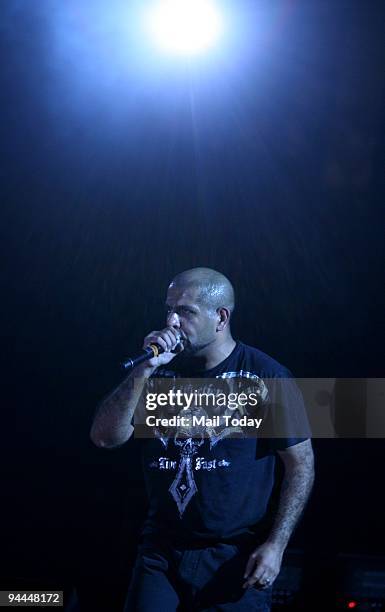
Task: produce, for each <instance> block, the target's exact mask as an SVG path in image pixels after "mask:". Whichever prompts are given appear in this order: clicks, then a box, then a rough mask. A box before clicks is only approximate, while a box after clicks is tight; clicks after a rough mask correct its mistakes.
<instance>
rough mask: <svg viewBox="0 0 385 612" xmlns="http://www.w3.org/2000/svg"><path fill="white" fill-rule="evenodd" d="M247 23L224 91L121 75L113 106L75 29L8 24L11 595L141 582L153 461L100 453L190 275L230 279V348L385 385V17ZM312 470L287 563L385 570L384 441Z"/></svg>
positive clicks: (296, 14)
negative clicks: (134, 569)
mask: <svg viewBox="0 0 385 612" xmlns="http://www.w3.org/2000/svg"><path fill="white" fill-rule="evenodd" d="M70 4H71V3H70ZM81 6H82V10H84V15H83V18H84V19H87V15H88V12H87V11H90V10H91V9H90V6H91V5H90V4H89V3H88V2H84V3H83V4H82V5H81ZM111 6H113V3H112V4H111ZM269 6H270V7H271V8H270V9H269ZM239 9H240V11H241V12H242V11H243V17H244V21H243V25H244V26H245V27H246V25H245V24H246V23H249V24H250V25H249V29H247V28H246V34H245V36H244V40H243V42H242V45H243V46H242V47H241V49H242V53H241V52H240V53H239V57H238V56H237V58H236V59H229V58H228V59H227V60H222V63H221V66H220V72H219V74H215V65H214V62H213V65H212V66H210V70H211V72H210V76H209V77H207V76H205V75H204V69H203V68H202V65H201V66H200V69H199V70H200V71H196V72H195V71H194V68H191V72H184V71H181V73H180V74H178V75H177V77H175V75H174V76H173V77H172V78H171V77H170V79H171V80H169V81H168V82H167V78H168V77H167V75H166V76H164V78H165V81H162V80H161V79H159V78H158V80H156V79H155V81H156V82H152V81H151V78H150V75H149V74H147V75H146V79H147V81H146V83H145V85H143V83H142V82H141V81H140V78H141V77H140V75H139V74H138V73H136V72H135V71H132V72H131V73H130V74H127V75H123V76H122V77H121V79H120V80H119V69H120V68H119V69H118V68H116V69H115V73H114V74H113V77H114V78H112V77H111V82H110V83H109V85H108V87H107V86H106V83H105V82H104V81H103V82H102V85H103V87H102V86H101V87H100V88H98V87H97V86H96V85H95V83H97V81H92V79H95V78H96V77H95V73H97V71H98V66H96V69H95V66H92V70H91V68H90V65H91V64H92V62H91V60H90V65H84V66H82V65H81V61H82V60H83V59H84V58H82V56H80V55H78V56H75V55H74V56H71V53H72V52H73V53H75V51H76V46H75V51H73V50H72V47H71V46H70V45H69V46H68V48H66V47H65V46H64V48H65V51H66V52H65V53H64V52H62V54H61V55H60V53H56V52H55V49H56V46H55V45H56V44H57V39H56V38H55V36H54V33H55V31H56V30H55V27H54V25H55V23H56V22H55V19H56V20H59V21H60V19H61V18H62V15H60V14H59V13H58V14H56V11H57V9H55V10H52V8H50V7H49V6H48V3H46V2H42V3H38V6H34V7H32V6H31V5H30V4H27V3H23V2H16V0H13V1H12V0H11V1H10V2H8V3H7V5H6V6H5V5H2V8H1V11H2V26H1V49H2V57H3V58H4V61H3V62H2V67H1V85H0V88H1V91H2V94H1V95H2V99H1V118H2V122H1V150H2V163H1V176H2V203H1V209H2V215H3V223H2V229H1V244H2V247H3V251H4V255H3V258H2V262H3V266H4V271H3V275H2V279H3V292H2V300H1V309H2V323H3V346H4V349H5V350H4V351H2V353H3V356H4V363H3V367H2V371H3V372H4V373H5V376H4V380H3V387H2V390H3V393H2V398H3V411H2V414H3V416H2V427H1V431H2V442H1V449H2V450H1V454H2V463H1V465H2V472H3V474H2V483H3V484H2V489H3V493H4V501H5V503H4V504H3V506H2V513H3V520H2V523H1V525H2V526H1V530H2V532H3V534H2V536H3V541H4V542H5V548H3V549H2V550H3V555H2V564H3V570H2V576H3V578H2V582H3V586H4V588H7V587H8V586H9V585H13V584H19V583H23V584H24V583H27V582H28V581H29V582H30V583H31V584H36V585H37V584H40V585H44V581H48V580H49V581H51V582H55V581H56V582H59V583H63V584H66V585H67V584H69V585H70V584H74V583H75V582H77V583H78V584H79V583H84V581H85V580H90V581H91V582H92V581H94V579H95V577H96V578H98V584H99V587H100V585H101V584H108V583H109V582H114V581H120V582H121V583H122V584H123V585H124V584H125V581H126V580H127V577H128V574H129V567H130V559H131V557H132V554H133V549H134V547H135V541H136V540H135V539H136V536H137V531H138V525H139V524H140V521H141V519H142V517H143V512H144V509H145V499H144V493H143V487H142V483H141V477H140V470H139V462H138V457H137V453H136V452H135V444H132V445H126V446H125V447H123V448H121V449H119V450H116V451H101V450H98V449H96V448H93V447H92V444H91V443H90V442H89V440H88V431H89V427H90V423H91V419H92V415H93V412H94V410H95V406H96V403H97V402H98V401H99V399H100V398H101V397H102V396H103V395H104V394H105V393H106V392H108V391H109V390H110V389H111V388H112V387H113V386H114V385H115V384H117V383H118V381H119V380H120V378H121V371H120V369H119V361H120V360H121V359H122V358H123V357H125V356H127V355H128V354H129V353H130V352H132V351H134V350H135V349H136V348H137V347H139V346H140V345H141V341H142V337H143V336H144V335H145V334H146V333H147V332H148V330H150V329H153V328H159V327H161V326H162V323H163V318H162V317H163V298H164V293H165V289H166V287H167V283H168V282H169V280H170V279H171V278H172V276H173V275H174V274H175V273H176V272H178V271H181V270H183V269H186V268H190V267H193V266H196V265H204V266H210V267H213V268H216V269H219V270H221V271H223V272H224V273H225V274H227V275H228V276H229V277H230V278H231V279H232V281H233V283H234V285H235V287H236V295H237V309H236V314H235V320H234V332H235V336H236V337H238V338H241V339H243V340H244V341H245V342H247V343H249V344H252V345H255V346H258V347H259V348H261V349H262V350H264V351H265V352H267V353H269V354H271V355H272V356H274V357H275V358H276V359H278V360H279V361H281V362H282V363H284V364H285V365H287V366H288V367H289V368H290V369H291V370H292V371H293V372H294V373H295V374H296V375H297V376H315V377H317V376H331V377H334V376H350V377H366V376H372V377H373V376H382V375H383V365H384V363H383V362H384V360H383V346H384V333H383V332H384V328H383V312H384V293H383V267H384V244H383V213H382V207H383V201H384V186H383V175H382V161H383V160H382V153H383V148H384V119H385V115H384V109H383V93H384V76H383V60H384V53H383V45H382V28H381V24H382V22H383V18H384V16H385V11H384V6H383V3H381V2H375V1H373V2H366V1H363V0H362V1H360V2H358V1H357V2H354V1H351V2H339V3H335V2H332V1H331V0H330V1H328V0H325V1H319V2H318V1H314V2H306V3H305V2H298V1H297V2H284V1H282V2H276V3H270V5H269V3H264V2H261V3H248V2H240V3H239ZM258 10H261V11H262V12H261V14H263V16H264V19H265V21H266V22H268V25H269V28H270V29H269V33H270V34H269V36H266V40H264V41H263V47H262V51H261V49H260V48H259V47H258V42H257V40H256V39H257V38H258V37H257V36H255V37H254V29H253V28H254V24H255V23H256V22H255V21H253V19H257V18H258V16H259V14H258ZM269 11H270V12H269ZM61 35H63V34H61ZM60 40H61V43H62V39H60ZM76 52H77V53H78V51H76ZM71 61H72V63H71ZM95 61H96V60H95ZM77 62H78V63H77ZM71 70H72V71H73V74H72V76H71ZM82 70H83V72H82ZM100 70H101V73H102V74H101V77H100V78H101V81H102V79H103V78H104V79H106V75H105V74H104V72H103V70H106V68H105V66H104V65H103V64H101V68H100ZM138 72H139V71H138ZM202 74H203V76H202ZM71 78H73V82H72V81H71ZM87 79H88V81H87ZM119 88H120V89H119ZM315 448H316V455H317V482H316V486H315V490H314V494H313V497H312V500H311V502H310V505H309V507H308V511H307V513H306V516H305V519H304V521H303V522H302V524H301V526H300V528H299V529H298V530H297V532H296V534H295V536H294V540H293V545H295V546H298V547H301V546H302V547H303V546H305V545H306V547H307V549H308V550H309V551H310V553H311V554H312V555H313V556H314V558H316V557H317V556H318V557H321V556H322V555H324V554H330V553H333V552H357V553H369V554H375V553H382V552H383V551H384V536H383V528H382V517H383V511H384V505H383V502H382V498H381V488H382V487H381V482H380V477H381V466H382V465H383V462H384V444H383V441H382V440H366V441H365V440H344V441H342V440H337V441H320V440H318V441H317V440H316V441H315ZM4 551H6V552H5V553H4ZM95 584H96V582H95V581H94V585H95ZM43 588H44V586H43ZM107 590H108V589H107ZM115 597H116V590H115Z"/></svg>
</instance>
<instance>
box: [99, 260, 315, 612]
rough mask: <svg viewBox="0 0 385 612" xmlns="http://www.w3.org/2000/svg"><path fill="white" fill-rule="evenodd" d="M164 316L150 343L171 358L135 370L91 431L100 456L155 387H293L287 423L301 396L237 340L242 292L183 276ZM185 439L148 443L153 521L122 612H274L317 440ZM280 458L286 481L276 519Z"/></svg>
mask: <svg viewBox="0 0 385 612" xmlns="http://www.w3.org/2000/svg"><path fill="white" fill-rule="evenodd" d="M166 308H167V315H166V317H167V320H166V325H167V327H165V328H164V329H163V330H161V331H154V332H151V333H150V334H148V335H147V336H146V338H145V339H144V344H143V346H144V347H147V346H149V345H150V344H152V343H156V344H158V345H159V346H160V347H162V349H163V350H164V352H163V353H161V354H159V355H158V356H157V357H153V358H151V359H149V360H148V361H146V362H144V364H142V365H140V366H138V367H137V368H136V370H135V379H140V380H141V384H138V385H135V386H133V385H132V376H133V374H131V375H130V376H129V377H127V378H126V379H125V380H124V381H123V382H122V384H121V385H120V386H119V387H118V388H117V389H115V391H113V393H112V394H111V395H110V396H108V397H107V399H105V400H104V401H103V402H102V404H101V405H100V407H99V409H98V411H97V414H96V416H95V419H94V422H93V425H92V429H91V439H92V440H93V442H94V443H95V444H96V445H97V446H99V447H102V448H113V447H116V446H120V445H122V444H123V443H124V442H126V441H127V440H128V439H129V438H130V437H131V435H132V433H133V431H134V426H133V425H132V420H133V415H134V411H135V409H136V407H137V405H138V403H139V400H140V397H141V393H142V390H143V387H144V384H145V382H146V381H148V379H149V378H150V377H151V379H153V378H156V379H158V378H171V379H175V380H177V379H178V378H200V379H205V378H208V379H231V378H239V379H249V380H251V381H253V382H255V383H256V384H258V385H263V386H264V387H265V385H264V381H268V380H269V381H271V380H275V381H278V382H279V381H280V380H285V381H286V382H287V381H288V380H289V384H287V385H282V386H281V387H279V385H278V388H279V394H280V397H279V405H280V406H281V408H282V411H284V412H285V414H286V416H287V418H288V419H290V415H291V413H292V412H294V411H296V410H297V408H298V405H299V404H300V403H301V402H302V398H301V395H300V393H299V392H297V391H296V386H295V383H294V381H293V382H292V383H291V384H290V379H292V376H291V374H290V372H289V371H288V370H287V369H286V368H284V367H283V366H282V365H280V364H279V363H278V362H277V361H275V360H274V359H272V358H271V357H269V356H267V355H266V354H264V353H262V352H261V351H259V350H258V349H256V348H253V347H251V346H247V345H246V344H243V343H242V342H240V341H235V340H234V339H233V337H232V334H231V329H230V321H231V316H232V313H233V310H234V290H233V287H232V285H231V283H230V281H229V280H228V279H227V278H226V277H225V276H224V275H223V274H221V273H219V272H217V271H215V270H211V269H209V268H194V269H192V270H187V271H185V272H182V273H180V274H178V275H177V276H176V277H175V278H174V279H173V280H172V282H171V283H170V285H169V288H168V291H167V301H166ZM268 388H269V385H266V389H268ZM273 393H274V391H273ZM276 399H277V398H274V401H276ZM269 401H273V398H272V397H270V398H269V395H268V397H267V402H269ZM183 434H184V435H183V436H177V435H158V437H154V438H153V439H147V440H143V441H142V449H143V469H144V476H145V481H146V489H147V493H148V497H149V511H148V515H147V518H146V521H145V523H144V527H143V532H142V541H141V545H140V547H139V551H138V557H137V561H136V565H135V568H134V571H133V576H132V580H131V584H130V587H129V591H128V596H127V601H126V608H125V610H126V611H127V612H128V611H135V612H155V611H157V610H159V609H161V610H162V612H171V611H175V610H177V609H178V610H207V611H208V610H216V611H222V610H223V611H225V610H226V611H228V610H229V611H230V610H231V611H234V612H235V611H236V612H238V611H242V610H245V611H246V610H247V611H249V610H259V611H268V610H270V606H271V591H272V585H273V582H274V580H275V579H276V577H277V575H278V573H279V571H280V566H281V561H282V555H283V552H284V550H285V548H286V546H287V543H288V541H289V538H290V536H291V533H292V531H293V529H294V527H295V525H296V523H297V521H298V519H299V517H300V515H301V513H302V511H303V509H304V506H305V504H306V501H307V499H308V496H309V493H310V490H311V488H312V484H313V480H314V467H313V452H312V448H311V442H310V439H308V438H306V437H303V436H301V437H299V436H288V437H279V438H275V439H269V440H266V439H263V440H262V439H258V437H253V438H249V437H244V438H242V437H239V436H238V437H235V438H234V437H231V436H230V435H228V436H226V435H222V436H218V437H216V438H215V439H214V437H213V436H208V437H207V436H205V437H204V439H203V438H202V439H199V440H197V439H194V437H189V435H188V431H187V432H186V431H184V432H183ZM276 460H278V461H280V462H282V468H283V477H282V480H281V481H280V489H279V492H278V497H277V501H276V503H275V507H274V511H273V510H272V504H271V503H270V504H269V501H270V502H271V498H272V492H273V486H274V478H275V473H276V471H275V463H276Z"/></svg>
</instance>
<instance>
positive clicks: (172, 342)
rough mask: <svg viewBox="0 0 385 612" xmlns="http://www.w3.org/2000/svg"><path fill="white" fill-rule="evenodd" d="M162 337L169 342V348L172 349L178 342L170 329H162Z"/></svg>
mask: <svg viewBox="0 0 385 612" xmlns="http://www.w3.org/2000/svg"><path fill="white" fill-rule="evenodd" d="M162 337H163V338H164V340H165V341H166V342H167V350H168V351H172V349H173V348H174V346H176V344H177V340H176V338H175V334H173V333H172V332H171V330H170V329H164V330H162Z"/></svg>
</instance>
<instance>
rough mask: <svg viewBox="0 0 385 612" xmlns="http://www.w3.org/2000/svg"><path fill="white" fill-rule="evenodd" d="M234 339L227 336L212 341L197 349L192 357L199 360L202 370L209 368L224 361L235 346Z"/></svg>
mask: <svg viewBox="0 0 385 612" xmlns="http://www.w3.org/2000/svg"><path fill="white" fill-rule="evenodd" d="M235 344H236V342H235V340H234V339H233V338H232V336H229V337H228V338H226V339H225V340H223V341H221V342H219V343H217V342H213V343H212V344H209V345H208V346H206V347H205V348H204V349H202V351H199V353H197V354H196V355H195V356H194V357H196V359H197V360H199V366H200V368H202V369H203V370H211V369H212V368H215V366H217V365H218V364H220V363H221V362H222V361H224V360H225V359H226V358H227V357H228V356H229V355H230V353H231V352H232V351H233V350H234V348H235Z"/></svg>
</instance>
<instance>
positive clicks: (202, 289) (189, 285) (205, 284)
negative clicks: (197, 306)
mask: <svg viewBox="0 0 385 612" xmlns="http://www.w3.org/2000/svg"><path fill="white" fill-rule="evenodd" d="M174 288H175V289H197V290H198V300H199V301H200V303H201V304H203V305H204V306H206V307H207V308H208V309H209V310H212V311H214V312H215V311H216V310H217V309H218V308H227V309H228V310H229V312H230V313H232V312H233V310H234V289H233V286H232V284H231V283H230V281H229V279H228V278H226V276H224V275H223V274H221V273H220V272H217V271H216V270H212V269H211V268H192V269H191V270H186V271H185V272H181V273H180V274H178V275H177V276H175V278H174V279H173V280H172V281H171V283H170V286H169V289H174Z"/></svg>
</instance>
